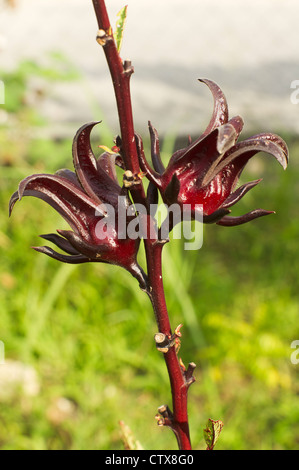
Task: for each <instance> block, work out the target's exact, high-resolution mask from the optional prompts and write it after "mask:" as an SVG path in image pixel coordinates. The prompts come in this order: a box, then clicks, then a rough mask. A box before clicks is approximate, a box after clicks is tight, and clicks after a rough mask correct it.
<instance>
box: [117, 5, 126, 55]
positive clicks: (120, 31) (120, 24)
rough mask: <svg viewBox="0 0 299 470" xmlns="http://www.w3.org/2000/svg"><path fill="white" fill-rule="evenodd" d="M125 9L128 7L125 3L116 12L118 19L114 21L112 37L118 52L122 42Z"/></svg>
mask: <svg viewBox="0 0 299 470" xmlns="http://www.w3.org/2000/svg"><path fill="white" fill-rule="evenodd" d="M127 9H128V6H127V5H126V6H125V7H123V8H122V9H121V10H120V11H119V12H118V14H117V18H118V19H117V22H116V30H115V33H114V39H115V42H116V46H117V50H118V52H119V51H120V49H121V45H122V42H123V36H124V29H125V24H126V19H127Z"/></svg>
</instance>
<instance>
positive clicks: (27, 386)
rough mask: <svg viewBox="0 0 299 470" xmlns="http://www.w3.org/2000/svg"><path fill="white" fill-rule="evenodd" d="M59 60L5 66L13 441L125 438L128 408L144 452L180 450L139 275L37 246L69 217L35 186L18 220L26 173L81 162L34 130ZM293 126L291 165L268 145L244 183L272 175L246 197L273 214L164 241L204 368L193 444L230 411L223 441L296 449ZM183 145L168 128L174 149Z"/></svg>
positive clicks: (4, 243)
mask: <svg viewBox="0 0 299 470" xmlns="http://www.w3.org/2000/svg"><path fill="white" fill-rule="evenodd" d="M53 70H56V72H54V71H53ZM53 70H52V71H51V70H45V69H39V68H38V67H36V66H35V65H34V64H32V63H25V64H22V65H21V66H20V68H19V69H18V70H17V71H16V72H11V73H10V74H7V75H6V76H5V78H4V79H5V82H6V84H7V83H9V86H7V87H6V89H7V90H8V91H9V95H8V94H7V103H6V105H5V106H1V108H0V112H1V113H3V114H5V116H6V120H4V122H2V125H1V133H0V164H1V193H0V204H1V214H2V216H1V219H0V253H1V256H0V306H1V307H0V308H1V311H0V340H1V341H3V342H4V345H5V364H2V365H0V422H1V426H0V448H1V449H119V448H120V449H121V448H122V442H121V439H120V426H119V421H120V420H123V421H124V422H125V423H126V425H129V426H130V428H131V430H132V432H133V434H134V435H135V437H136V439H138V440H139V441H140V442H141V445H142V446H143V448H144V449H161V450H162V449H176V442H175V438H174V436H173V435H172V433H171V431H170V430H168V429H161V428H158V427H157V425H156V422H155V419H154V416H155V413H156V410H157V408H158V406H160V405H161V404H162V403H169V405H170V404H171V397H170V391H169V384H168V376H167V372H166V368H165V364H164V361H163V357H162V356H161V355H160V354H159V353H158V352H157V351H156V349H155V345H154V340H153V336H154V334H155V332H156V326H155V321H154V316H153V313H152V309H151V305H150V303H149V300H148V299H147V297H146V295H145V294H144V293H142V292H141V291H139V289H138V285H137V282H136V281H135V280H134V279H133V278H131V277H130V275H129V274H127V273H126V272H123V271H122V270H121V269H120V268H117V267H112V266H107V265H101V264H97V265H96V264H89V265H83V266H68V265H63V264H59V263H58V262H57V261H54V260H52V259H49V258H47V257H46V256H43V255H41V254H37V253H35V252H34V251H33V250H31V249H30V246H32V245H38V244H40V243H41V240H40V239H38V234H42V233H49V232H53V231H55V229H56V228H63V227H64V222H63V221H62V220H61V219H60V217H59V216H58V215H57V214H56V213H55V212H54V211H53V210H52V209H51V208H50V207H48V206H46V205H45V203H43V202H42V201H39V200H37V199H33V198H32V199H31V198H25V199H24V200H23V201H22V202H21V203H20V204H19V203H18V204H17V205H16V207H15V209H14V213H13V216H12V218H11V219H9V218H8V216H7V212H8V211H7V206H8V201H9V198H10V195H11V194H12V193H13V192H14V191H15V190H16V188H17V185H18V182H19V181H20V179H22V178H23V177H25V176H27V175H29V174H32V173H36V172H41V171H45V172H54V171H56V170H57V169H58V168H61V167H69V168H71V166H72V158H71V140H68V139H67V140H63V141H61V140H60V141H55V140H47V139H45V138H38V139H37V138H35V137H34V132H32V129H34V128H35V127H36V126H37V125H38V126H41V125H44V124H45V122H44V120H43V119H41V117H40V115H39V113H38V107H39V100H41V99H43V96H42V95H43V90H40V91H38V93H37V94H36V95H35V99H34V100H33V102H32V101H30V100H29V101H28V82H29V79H30V77H32V76H33V75H35V76H37V75H38V76H41V75H42V76H43V77H44V78H45V79H46V81H49V80H50V81H51V80H53V79H56V78H57V79H61V78H62V77H61V76H56V74H57V68H56V67H54V68H53ZM65 73H66V76H67V77H68V78H71V76H72V77H73V71H72V70H71V71H70V69H68V70H67V71H66V72H65ZM69 73H70V74H71V75H68V74H69ZM58 75H59V74H58ZM2 76H3V75H2ZM31 93H32V90H31ZM2 121H3V120H2ZM75 132H76V129H74V134H75ZM285 138H286V139H287V141H288V143H289V147H290V154H291V162H290V166H289V168H288V170H287V171H286V172H283V171H282V170H281V168H280V167H279V166H278V165H277V163H276V162H274V161H272V160H271V159H270V158H269V157H267V156H259V157H255V159H254V160H253V161H252V164H251V165H250V166H249V167H248V169H247V170H246V172H245V173H244V181H248V180H249V179H250V178H259V177H261V176H263V177H264V181H263V182H262V183H261V184H260V185H259V186H258V187H257V188H255V189H254V190H253V191H251V192H250V193H248V194H247V195H246V197H245V198H244V200H243V201H241V202H240V203H239V204H238V205H237V206H236V207H235V208H234V209H233V213H234V214H235V215H237V214H238V213H239V212H240V213H241V212H246V211H249V210H251V209H253V208H257V207H263V208H265V209H270V210H272V209H274V210H276V212H277V214H276V215H271V216H269V217H265V218H261V219H259V220H256V221H253V222H252V223H250V224H246V225H244V226H240V227H234V228H225V227H219V226H216V225H213V226H205V227H204V244H203V247H202V248H201V249H200V250H199V251H184V249H183V241H180V240H174V241H172V242H171V243H169V244H168V245H166V247H165V250H164V279H165V290H166V296H167V300H168V306H169V312H170V315H171V323H172V325H173V328H174V327H176V326H177V325H178V324H179V323H183V329H182V333H183V337H182V347H181V350H180V352H179V354H180V356H181V357H182V359H183V361H184V362H185V363H188V362H191V361H193V362H195V363H196V364H197V369H196V371H195V377H196V382H195V384H193V385H192V387H191V388H190V392H189V410H190V426H191V435H192V441H193V446H194V448H195V449H204V448H205V444H204V438H203V428H204V426H205V423H206V422H207V420H208V418H213V419H221V420H222V421H223V422H224V428H223V431H222V433H221V436H220V440H219V442H218V443H217V448H218V449H299V402H298V393H299V380H298V375H299V365H294V364H292V363H291V360H290V358H291V353H292V352H293V350H292V349H291V346H290V345H291V342H292V341H294V340H296V339H299V330H298V273H299V254H298V239H299V226H298V221H299V213H298V211H299V209H298V192H299V186H298V178H299V164H298V162H299V141H298V139H296V138H294V137H292V136H285ZM173 141H174V139H173V136H169V137H168V138H167V137H166V138H165V141H164V145H163V157H164V158H165V160H166V161H167V159H168V158H169V152H170V150H171V147H172V142H173ZM98 144H99V143H98ZM100 144H104V145H110V144H111V142H106V141H105V142H100ZM141 258H142V253H141ZM16 366H17V367H16ZM25 367H26V368H25ZM28 367H29V368H30V369H28ZM28 371H31V373H29V372H28Z"/></svg>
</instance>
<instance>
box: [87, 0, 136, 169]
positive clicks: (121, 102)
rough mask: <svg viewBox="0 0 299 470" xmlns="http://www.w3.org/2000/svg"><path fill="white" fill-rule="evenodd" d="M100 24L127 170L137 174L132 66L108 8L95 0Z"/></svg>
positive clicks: (99, 0)
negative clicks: (120, 48) (125, 61)
mask: <svg viewBox="0 0 299 470" xmlns="http://www.w3.org/2000/svg"><path fill="white" fill-rule="evenodd" d="M93 6H94V10H95V13H96V17H97V21H98V26H99V29H100V30H103V31H105V33H106V35H107V40H106V44H105V45H104V46H103V49H104V53H105V56H106V60H107V63H108V66H109V70H110V74H111V77H112V82H113V86H114V92H115V97H116V103H117V108H118V116H119V123H120V130H121V136H122V145H123V148H122V150H123V158H124V162H125V166H126V169H127V170H131V171H132V173H133V174H137V173H138V172H139V171H140V170H139V161H138V154H137V149H136V143H135V133H134V123H133V113H132V104H131V93H130V78H131V75H132V73H133V69H132V68H128V69H127V70H126V68H125V66H124V64H123V62H122V60H121V58H120V56H119V53H118V50H117V46H116V43H115V41H114V38H113V32H112V28H111V25H110V21H109V17H108V13H107V9H106V5H105V2H104V1H103V0H93Z"/></svg>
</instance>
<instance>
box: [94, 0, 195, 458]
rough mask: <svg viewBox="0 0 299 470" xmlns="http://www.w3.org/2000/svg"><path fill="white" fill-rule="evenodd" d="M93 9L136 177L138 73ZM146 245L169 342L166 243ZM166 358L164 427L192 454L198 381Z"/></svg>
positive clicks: (139, 196) (101, 4) (136, 194)
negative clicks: (192, 406)
mask: <svg viewBox="0 0 299 470" xmlns="http://www.w3.org/2000/svg"><path fill="white" fill-rule="evenodd" d="M93 6H94V10H95V14H96V18H97V22H98V27H99V32H98V37H97V40H98V42H99V43H100V44H101V45H102V46H103V49H104V53H105V56H106V60H107V63H108V66H109V70H110V74H111V77H112V81H113V86H114V91H115V97H116V103H117V109H118V116H119V123H120V130H121V138H122V156H123V159H124V164H125V167H126V169H127V170H131V171H132V173H133V174H134V175H136V174H138V173H139V171H140V167H139V160H138V153H137V147H136V142H135V131H134V122H133V113H132V104H131V93H130V77H131V75H132V73H133V71H134V70H133V68H132V66H131V63H130V62H128V61H126V62H124V63H123V62H122V60H121V58H120V56H119V52H118V50H117V46H116V43H115V41H114V38H113V32H112V28H111V25H110V21H109V17H108V13H107V9H106V5H105V1H104V0H93ZM131 193H132V197H133V200H134V202H135V203H142V204H143V205H144V206H146V205H147V201H146V196H145V191H144V187H143V184H142V181H140V184H138V185H136V186H135V187H134V188H133V189H132V191H131ZM152 223H153V221H152V220H150V216H148V219H147V226H148V227H149V226H150V224H152ZM144 244H145V251H146V260H147V268H148V288H147V294H148V296H149V298H150V300H151V303H152V305H153V309H154V313H155V317H156V321H157V325H158V329H159V332H160V333H163V334H164V335H166V337H167V338H170V337H171V336H172V332H171V326H170V322H169V315H168V311H167V306H166V300H165V293H164V287H163V279H162V249H163V246H164V242H159V241H157V240H153V239H150V238H149V237H148V238H147V237H146V239H144ZM164 358H165V362H166V366H167V370H168V374H169V379H170V385H171V392H172V405H173V413H171V416H168V417H167V419H165V422H164V424H165V425H167V426H170V427H171V429H172V430H173V431H174V433H175V435H176V438H177V441H178V446H179V448H180V449H181V450H190V449H191V442H190V436H189V424H188V413H187V393H188V388H189V385H190V384H191V383H192V382H193V381H194V378H193V377H192V373H191V377H189V380H188V377H187V373H186V371H185V370H184V368H183V367H182V365H181V364H180V362H179V358H178V356H177V352H176V349H175V346H171V347H170V348H169V350H168V351H167V352H166V353H164ZM188 371H189V369H188ZM188 371H187V372H188ZM191 372H192V371H191ZM189 375H190V374H189ZM190 379H191V380H190Z"/></svg>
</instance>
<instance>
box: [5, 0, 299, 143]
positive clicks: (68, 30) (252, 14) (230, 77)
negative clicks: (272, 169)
mask: <svg viewBox="0 0 299 470" xmlns="http://www.w3.org/2000/svg"><path fill="white" fill-rule="evenodd" d="M17 3H18V7H17V8H16V9H14V10H13V9H4V8H3V6H1V13H0V36H1V39H0V68H11V67H14V66H15V65H16V64H17V63H18V62H19V61H20V60H21V59H25V58H31V59H34V60H36V61H40V62H42V63H44V61H45V58H46V57H47V53H48V52H51V51H61V52H63V53H64V54H65V55H66V56H67V57H68V58H69V59H70V60H71V62H72V63H73V64H74V65H75V66H76V67H77V68H78V69H79V71H80V73H81V74H82V76H83V78H84V86H82V82H81V83H63V84H60V85H56V84H53V87H52V88H51V93H50V96H49V98H47V100H46V102H45V103H44V104H43V105H42V112H43V113H44V114H45V115H46V116H48V117H49V118H50V119H51V123H52V124H53V126H52V128H51V132H52V133H53V134H54V135H61V134H70V135H73V134H74V133H75V131H76V129H77V127H79V126H80V125H81V124H82V123H84V122H87V121H89V120H94V119H97V118H99V117H102V116H97V115H95V114H94V109H93V106H91V103H90V99H92V101H93V103H95V104H96V105H97V106H100V108H101V110H102V112H103V116H104V119H105V121H106V122H107V123H108V124H109V125H110V126H112V129H113V133H117V132H118V121H117V115H116V107H115V102H114V95H113V90H112V85H111V83H110V76H109V72H108V69H107V65H106V62H105V59H104V54H103V52H102V50H101V47H100V46H99V45H98V44H97V43H96V41H95V36H96V33H97V24H96V20H95V16H94V12H93V7H92V2H91V0H89V1H86V0H19V1H18V2H17ZM125 3H127V4H128V20H127V26H126V31H125V37H124V43H123V48H122V57H123V58H124V59H131V60H132V62H133V66H134V68H135V74H134V75H133V77H132V81H131V85H132V97H133V106H134V111H135V127H136V130H137V131H138V132H140V133H143V132H147V131H146V129H147V121H148V120H149V119H150V120H151V121H152V123H153V124H154V126H155V127H157V129H158V130H159V132H160V133H161V134H163V133H167V132H176V133H178V134H180V135H187V134H192V135H197V134H199V133H200V132H201V131H202V130H203V128H204V127H205V125H206V123H207V122H208V120H209V117H210V113H211V110H212V99H211V96H210V93H209V91H208V89H207V88H206V87H205V86H204V85H202V84H200V83H199V82H198V81H197V79H198V78H199V77H205V78H210V79H212V80H214V81H216V82H217V83H218V84H219V85H220V86H221V88H222V89H223V90H224V92H225V94H226V97H227V99H228V103H229V105H230V112H231V115H234V114H240V115H241V116H242V117H243V118H244V121H245V129H244V131H245V132H247V131H248V132H252V131H253V132H255V131H258V132H262V131H270V130H271V131H274V132H283V131H291V132H296V133H297V132H299V104H297V105H296V104H292V103H291V100H290V96H291V92H292V90H291V88H290V85H291V82H292V81H293V80H296V79H297V80H299V62H298V61H299V57H298V56H299V54H298V50H299V28H298V18H299V2H298V0H251V1H250V2H245V1H243V2H241V1H240V0H188V1H186V0H163V1H161V0H126V2H123V1H121V0H107V7H108V11H109V16H110V20H111V23H112V25H114V24H115V18H116V14H117V12H118V11H119V10H120V8H122V6H124V4H125ZM0 78H1V77H0ZM87 90H88V91H87Z"/></svg>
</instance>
